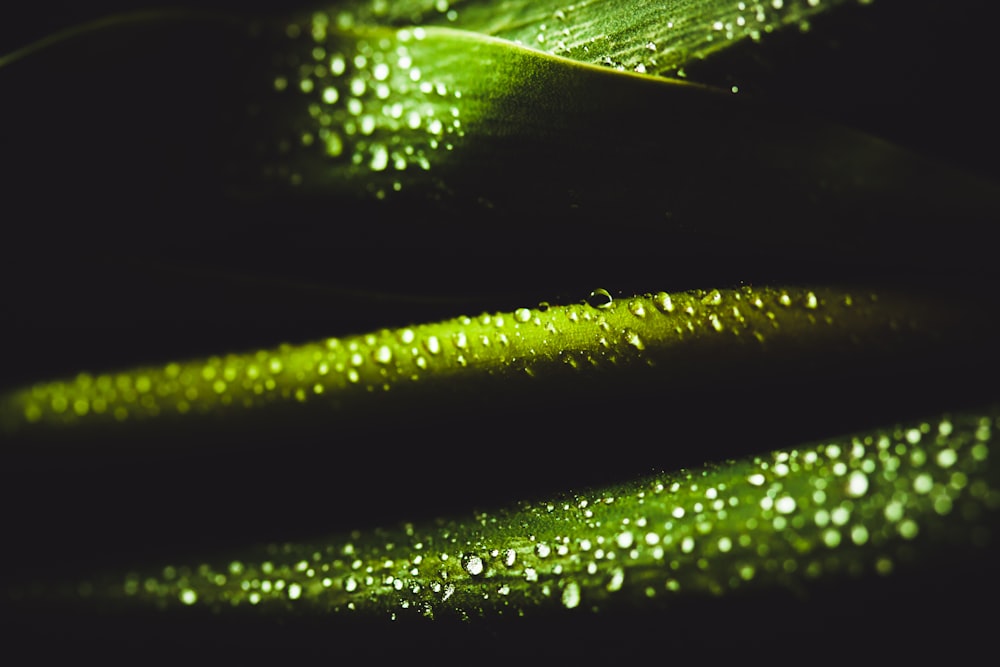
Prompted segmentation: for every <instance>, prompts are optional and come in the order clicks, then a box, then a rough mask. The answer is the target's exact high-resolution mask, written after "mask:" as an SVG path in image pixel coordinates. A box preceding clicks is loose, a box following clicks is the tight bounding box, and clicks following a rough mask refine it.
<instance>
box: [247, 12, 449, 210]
mask: <svg viewBox="0 0 1000 667" xmlns="http://www.w3.org/2000/svg"><path fill="white" fill-rule="evenodd" d="M353 25H354V23H353V18H352V16H351V15H350V14H348V13H343V12H342V13H340V14H335V15H331V14H328V13H326V12H316V13H314V14H312V15H311V16H310V17H308V18H306V19H302V20H300V21H293V22H289V23H287V24H286V25H285V26H284V35H283V38H282V39H283V40H284V44H283V45H282V46H280V47H279V49H278V50H279V52H281V53H282V55H281V57H280V58H279V59H278V61H279V62H278V64H277V66H276V67H275V68H274V70H273V72H272V74H271V79H270V89H271V94H273V95H276V96H279V102H278V105H279V106H280V107H281V108H288V109H290V110H291V113H290V114H289V117H287V118H285V117H283V118H282V119H281V127H280V128H279V138H278V141H277V145H276V146H273V147H269V148H268V149H267V150H268V152H270V153H272V154H274V155H276V158H275V159H273V160H268V161H267V162H266V164H267V166H266V167H265V172H264V174H263V176H264V177H265V179H266V180H268V181H271V182H277V183H281V184H284V185H285V186H292V187H300V188H305V189H320V190H324V189H330V188H336V187H341V185H340V184H341V183H342V182H343V181H344V179H345V177H346V178H348V179H350V180H349V182H350V183H355V184H356V185H355V186H352V187H355V189H357V188H361V189H363V190H364V191H367V192H368V193H369V194H371V195H374V196H375V197H377V198H384V197H386V196H388V195H390V194H391V193H392V192H398V191H400V190H401V189H402V188H403V187H404V184H406V183H414V182H421V180H420V178H415V177H414V176H413V175H412V174H410V175H409V176H406V177H404V173H405V172H412V171H413V170H416V171H417V172H418V173H419V172H426V171H429V170H430V169H431V168H432V165H433V164H434V162H435V156H436V155H437V154H439V153H440V152H442V151H450V150H452V149H453V148H454V145H455V143H456V142H457V141H458V140H460V139H461V137H463V136H464V134H465V128H464V127H463V119H462V109H463V104H462V103H461V97H462V92H461V91H460V90H457V89H456V87H455V84H454V77H452V76H451V75H450V73H449V72H448V71H445V70H446V68H442V67H440V66H439V63H436V62H435V61H434V59H433V58H430V59H428V58H426V57H423V58H422V57H421V50H420V48H419V47H420V43H421V42H422V41H423V40H424V38H425V34H426V33H425V30H424V29H423V28H420V27H415V28H401V29H399V30H394V31H388V30H382V31H367V32H366V31H364V30H360V31H355V30H352V26H353Z"/></svg>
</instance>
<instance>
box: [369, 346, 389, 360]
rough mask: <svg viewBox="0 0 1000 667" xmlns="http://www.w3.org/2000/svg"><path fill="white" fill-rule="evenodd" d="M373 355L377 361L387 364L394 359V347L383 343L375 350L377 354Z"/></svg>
mask: <svg viewBox="0 0 1000 667" xmlns="http://www.w3.org/2000/svg"><path fill="white" fill-rule="evenodd" d="M373 356H374V358H375V361H376V362H377V363H380V364H387V363H389V362H390V361H392V348H390V347H389V346H388V345H381V346H379V347H378V348H377V349H376V350H375V354H374V355H373Z"/></svg>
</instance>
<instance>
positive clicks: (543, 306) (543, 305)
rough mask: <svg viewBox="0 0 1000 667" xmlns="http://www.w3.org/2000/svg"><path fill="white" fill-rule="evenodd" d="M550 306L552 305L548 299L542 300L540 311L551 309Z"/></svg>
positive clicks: (539, 305) (539, 306)
mask: <svg viewBox="0 0 1000 667" xmlns="http://www.w3.org/2000/svg"><path fill="white" fill-rule="evenodd" d="M549 307H550V306H549V302H548V301H542V302H540V303H539V304H538V312H540V313H544V312H546V311H547V310H548V309H549Z"/></svg>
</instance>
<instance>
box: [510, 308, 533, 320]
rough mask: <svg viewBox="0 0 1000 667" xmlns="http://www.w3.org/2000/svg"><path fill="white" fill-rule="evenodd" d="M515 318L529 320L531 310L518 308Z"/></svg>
mask: <svg viewBox="0 0 1000 667" xmlns="http://www.w3.org/2000/svg"><path fill="white" fill-rule="evenodd" d="M514 319H515V320H517V321H518V322H527V321H528V320H530V319H531V311H530V310H528V309H527V308H518V309H517V310H515V311H514Z"/></svg>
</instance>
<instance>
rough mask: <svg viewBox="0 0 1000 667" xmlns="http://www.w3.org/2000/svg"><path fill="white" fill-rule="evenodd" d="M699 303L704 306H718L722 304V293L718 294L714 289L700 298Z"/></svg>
mask: <svg viewBox="0 0 1000 667" xmlns="http://www.w3.org/2000/svg"><path fill="white" fill-rule="evenodd" d="M701 302H702V303H703V304H705V305H706V306H718V305H719V304H720V303H722V293H721V292H719V290H717V289H714V290H712V291H711V292H709V293H708V294H706V295H705V296H704V297H702V299H701Z"/></svg>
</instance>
